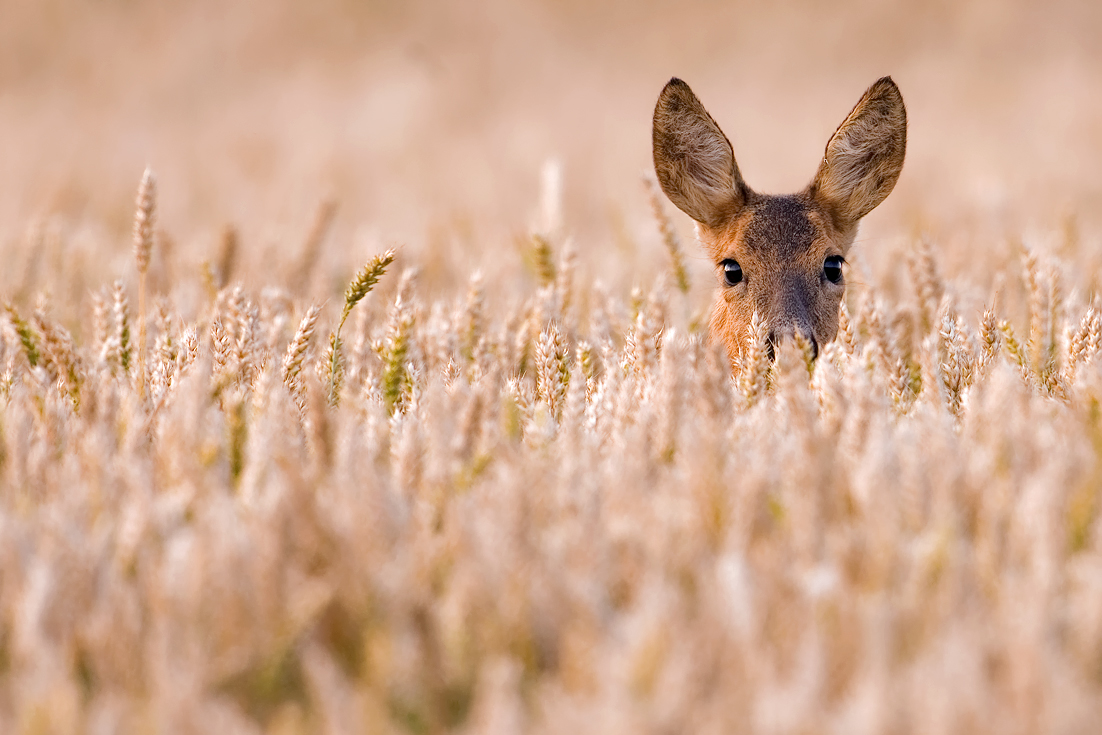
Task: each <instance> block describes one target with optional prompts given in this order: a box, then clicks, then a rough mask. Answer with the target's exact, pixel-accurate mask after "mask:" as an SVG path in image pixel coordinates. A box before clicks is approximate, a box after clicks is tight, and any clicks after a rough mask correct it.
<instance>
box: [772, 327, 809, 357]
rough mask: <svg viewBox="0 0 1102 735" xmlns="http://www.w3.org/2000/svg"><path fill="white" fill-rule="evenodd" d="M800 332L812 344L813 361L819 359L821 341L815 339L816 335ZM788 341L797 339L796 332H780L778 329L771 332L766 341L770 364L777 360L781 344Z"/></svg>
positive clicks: (787, 330)
mask: <svg viewBox="0 0 1102 735" xmlns="http://www.w3.org/2000/svg"><path fill="white" fill-rule="evenodd" d="M800 332H801V334H803V335H804V337H805V338H806V339H807V341H808V342H809V343H810V344H811V359H812V360H815V359H817V358H818V357H819V341H818V340H817V339H815V335H814V334H809V333H807V332H804V331H803V330H800ZM786 339H795V332H794V331H793V330H790V329H786V330H782V331H780V332H778V331H777V330H776V329H773V330H770V332H769V336H768V337H767V338H766V340H765V349H766V352H767V353H768V354H769V361H770V362H772V361H773V360H776V359H777V348H778V347H779V346H780V344H781V342H783V341H784V340H786Z"/></svg>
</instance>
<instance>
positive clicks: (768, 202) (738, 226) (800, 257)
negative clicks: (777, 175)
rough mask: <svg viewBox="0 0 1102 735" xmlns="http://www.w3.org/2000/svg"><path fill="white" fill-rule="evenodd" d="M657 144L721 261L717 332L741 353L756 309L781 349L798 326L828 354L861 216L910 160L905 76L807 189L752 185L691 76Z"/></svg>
mask: <svg viewBox="0 0 1102 735" xmlns="http://www.w3.org/2000/svg"><path fill="white" fill-rule="evenodd" d="M653 141H654V169H655V172H656V173H657V175H658V182H659V183H660V184H661V186H662V190H663V191H664V192H665V193H666V196H667V197H669V198H670V201H672V202H673V203H674V205H676V206H677V208H678V209H680V210H681V211H683V212H684V213H685V214H687V215H689V216H690V217H692V218H693V219H694V220H696V222H697V225H698V228H697V229H698V235H699V238H700V241H701V243H702V244H703V245H704V248H705V249H706V251H707V253H708V256H709V257H710V258H711V260H712V262H713V263H714V264H715V270H716V278H717V280H718V289H717V292H716V299H715V305H714V307H713V309H712V317H711V323H710V332H711V337H712V339H714V340H721V341H723V342H724V343H725V344H726V346H727V351H728V354H729V355H730V356H731V357H732V358H733V357H735V356H736V355H738V354H741V352H742V351H743V349H744V348H745V346H746V340H747V336H748V332H749V326H750V320H751V318H752V317H753V315H754V313H755V312H756V313H757V314H758V315H759V319H761V320H762V321H763V322H764V325H765V328H766V329H767V330H768V335H769V338H768V339H769V345H768V346H769V352H770V354H773V348H774V347H775V345H777V344H778V343H779V342H780V341H781V340H783V339H786V338H790V337H794V336H795V335H796V333H800V334H802V335H803V336H804V338H806V339H807V340H809V342H810V344H811V346H812V349H813V351H814V352H815V354H818V350H819V346H820V345H825V344H826V343H828V342H830V341H831V340H833V339H834V337H835V335H836V334H837V332H838V311H839V305H840V303H841V301H842V296H843V295H844V293H845V288H846V280H845V273H844V265H845V262H846V254H847V253H848V252H849V249H850V246H851V245H852V244H853V240H854V237H855V235H856V234H857V224H858V222H860V220H861V218H862V217H864V216H865V215H866V214H868V213H869V212H870V211H872V209H873V208H874V207H876V205H878V204H880V202H882V201H884V199H885V197H887V196H888V194H890V193H891V191H892V189H893V188H894V187H895V182H896V180H897V179H898V178H899V172H900V171H901V170H902V168H903V156H904V152H905V150H906V147H907V111H906V109H905V108H904V106H903V97H902V95H900V93H899V88H898V87H896V86H895V82H893V81H892V80H891V78H890V77H884V78H883V79H881V80H879V81H877V82H876V83H875V84H873V85H872V86H871V87H869V88H868V90H867V91H866V92H865V93H864V94H863V95H862V96H861V99H860V101H859V102H858V103H857V106H856V107H854V108H853V111H852V112H850V114H849V115H848V116H847V117H846V119H845V121H843V122H842V124H841V126H839V128H838V129H837V130H836V131H835V132H834V135H832V136H831V137H830V140H829V142H827V146H826V152H825V153H824V155H823V160H822V162H821V163H820V164H819V170H818V173H816V174H815V178H814V179H812V181H811V183H810V184H808V185H807V187H806V188H805V189H804V190H803V191H801V192H799V193H797V194H790V195H781V196H777V195H771V194H759V193H757V192H755V191H754V190H753V189H751V188H750V187H749V186H748V185H747V184H746V182H745V181H744V180H743V178H742V174H741V173H740V172H739V168H738V165H737V164H736V163H735V156H734V152H733V151H732V149H731V144H730V142H729V141H728V140H727V138H726V136H724V134H723V131H722V130H720V129H719V125H717V124H716V122H715V120H713V119H712V117H711V115H709V114H708V111H707V110H705V109H704V105H702V104H701V103H700V100H698V99H697V97H696V95H694V94H693V91H692V90H691V89H689V85H687V84H685V82H683V81H681V80H680V79H676V78H675V79H671V80H670V82H669V83H668V84H667V85H666V87H665V89H663V90H662V94H661V95H660V96H659V98H658V104H657V105H656V107H655V109H654V134H653Z"/></svg>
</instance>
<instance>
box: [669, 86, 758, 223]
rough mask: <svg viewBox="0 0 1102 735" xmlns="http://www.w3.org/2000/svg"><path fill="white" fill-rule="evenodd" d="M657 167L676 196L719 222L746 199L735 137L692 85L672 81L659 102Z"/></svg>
mask: <svg viewBox="0 0 1102 735" xmlns="http://www.w3.org/2000/svg"><path fill="white" fill-rule="evenodd" d="M653 142H654V172H655V173H656V174H657V175H658V183H659V184H661V185H662V191H664V192H666V196H668V197H669V198H670V201H671V202H673V203H674V205H675V206H676V207H677V208H678V209H680V210H681V211H682V212H684V213H685V214H687V215H689V216H690V217H692V218H693V219H694V220H696V221H697V222H699V223H701V224H702V225H705V226H708V227H712V228H718V227H720V226H721V225H723V223H724V222H726V221H727V220H728V219H729V218H730V217H732V216H733V215H734V214H735V213H736V212H738V210H739V209H740V208H741V207H742V206H743V205H744V204H745V203H746V199H747V198H748V196H749V189H748V188H747V187H746V184H745V182H743V180H742V175H741V174H740V173H739V170H738V165H736V164H735V154H734V152H733V151H732V150H731V143H730V142H729V141H728V140H727V138H726V136H724V135H723V131H722V130H720V129H719V126H718V125H716V122H715V120H713V119H712V116H711V115H709V114H708V111H707V110H705V109H704V105H702V104H700V100H698V99H697V98H696V95H695V94H693V91H692V90H691V89H689V85H688V84H685V82H683V81H681V80H680V79H677V78H674V79H671V80H670V81H669V83H668V84H667V85H666V87H665V88H664V89H663V90H662V94H661V95H659V97H658V104H657V105H655V107H654V132H653Z"/></svg>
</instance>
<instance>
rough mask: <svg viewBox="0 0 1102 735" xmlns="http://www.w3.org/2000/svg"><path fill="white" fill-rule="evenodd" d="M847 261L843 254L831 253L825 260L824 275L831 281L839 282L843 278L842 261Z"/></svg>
mask: <svg viewBox="0 0 1102 735" xmlns="http://www.w3.org/2000/svg"><path fill="white" fill-rule="evenodd" d="M845 262H846V261H845V260H844V259H843V258H842V257H841V256H839V255H831V256H830V257H829V258H827V259H826V260H825V261H824V262H823V275H825V276H826V277H827V280H828V281H830V282H831V283H838V282H839V281H841V280H842V263H845Z"/></svg>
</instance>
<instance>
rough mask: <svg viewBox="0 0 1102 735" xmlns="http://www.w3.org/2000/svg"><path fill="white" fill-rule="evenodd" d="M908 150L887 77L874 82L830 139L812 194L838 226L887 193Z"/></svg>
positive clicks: (903, 115) (902, 112) (899, 102)
mask: <svg viewBox="0 0 1102 735" xmlns="http://www.w3.org/2000/svg"><path fill="white" fill-rule="evenodd" d="M906 150H907V109H906V108H905V107H904V106H903V95H901V94H900V93H899V87H897V86H895V82H893V81H892V79H891V77H884V78H883V79H881V80H879V81H877V82H876V83H875V84H873V85H872V86H871V87H869V88H868V90H866V91H865V94H863V95H862V96H861V100H860V101H859V102H858V103H857V106H856V107H854V108H853V111H852V112H851V113H850V114H849V116H848V117H847V118H846V119H845V122H843V123H842V124H841V125H840V126H839V127H838V130H836V131H835V133H834V135H833V136H831V138H830V142H829V143H827V146H826V154H825V155H824V156H823V162H822V164H820V165H819V172H818V173H817V174H815V180H814V181H813V182H812V184H811V186H812V190H813V191H814V193H815V196H816V197H817V198H818V199H819V201H821V202H823V203H824V204H826V205H827V207H828V209H829V210H830V211H831V212H832V213H833V214H834V216H835V217H836V218H837V219H838V222H839V224H840V225H841V226H843V227H852V226H854V225H856V224H857V222H858V220H860V219H861V218H862V217H864V216H865V215H866V214H868V213H869V212H871V211H872V210H873V208H874V207H876V205H877V204H880V202H882V201H884V199H885V198H886V197H887V196H888V194H891V192H892V189H893V188H895V182H896V180H897V179H899V172H900V171H901V170H902V169H903V156H904V154H905V152H906Z"/></svg>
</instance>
